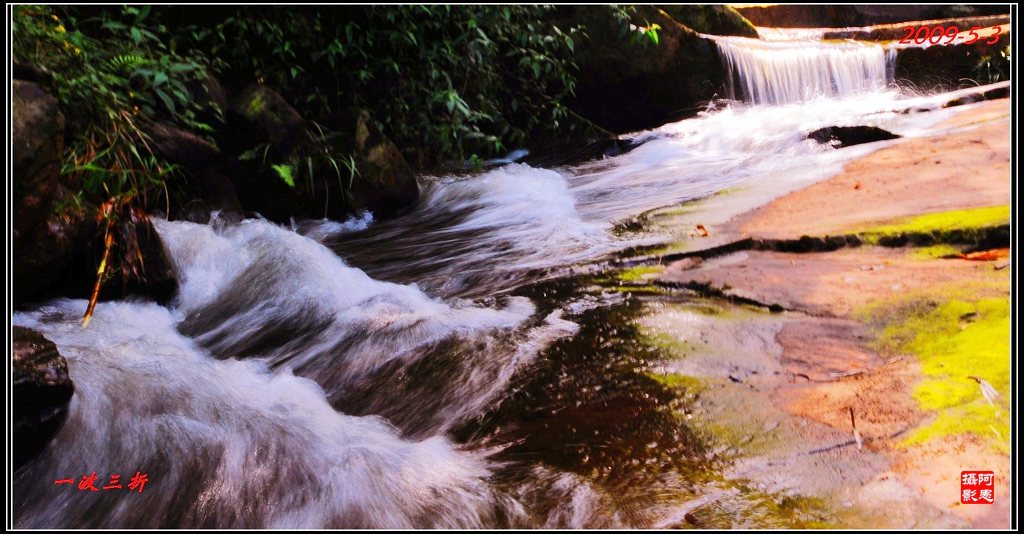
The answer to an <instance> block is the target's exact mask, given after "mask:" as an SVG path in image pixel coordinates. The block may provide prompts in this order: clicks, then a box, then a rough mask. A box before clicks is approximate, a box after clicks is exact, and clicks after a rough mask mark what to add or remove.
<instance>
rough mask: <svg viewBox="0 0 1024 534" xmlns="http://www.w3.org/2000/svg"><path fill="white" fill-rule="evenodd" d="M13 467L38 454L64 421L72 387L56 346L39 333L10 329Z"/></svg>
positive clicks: (65, 366)
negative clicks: (11, 331)
mask: <svg viewBox="0 0 1024 534" xmlns="http://www.w3.org/2000/svg"><path fill="white" fill-rule="evenodd" d="M13 333H14V336H13V341H14V346H13V350H12V352H11V360H12V361H11V363H12V381H13V386H14V391H13V397H14V421H13V423H14V466H15V468H18V467H20V466H21V465H22V464H24V463H25V462H26V461H28V460H30V459H32V458H33V457H35V456H36V455H37V454H39V453H40V452H41V451H42V450H43V449H44V448H46V445H47V444H48V443H49V442H50V440H51V439H52V438H53V436H54V435H55V434H56V433H57V431H58V430H60V427H61V425H63V424H64V420H65V419H67V415H68V405H69V404H70V403H71V397H72V395H73V394H74V392H75V385H74V383H73V382H72V381H71V377H70V376H69V375H68V364H67V361H66V360H65V359H64V357H63V356H61V355H60V353H59V352H58V351H57V346H56V345H54V344H53V342H52V341H50V340H49V339H46V338H45V337H43V335H42V334H40V333H39V332H36V331H35V330H31V329H28V328H23V327H20V326H15V327H14V332H13Z"/></svg>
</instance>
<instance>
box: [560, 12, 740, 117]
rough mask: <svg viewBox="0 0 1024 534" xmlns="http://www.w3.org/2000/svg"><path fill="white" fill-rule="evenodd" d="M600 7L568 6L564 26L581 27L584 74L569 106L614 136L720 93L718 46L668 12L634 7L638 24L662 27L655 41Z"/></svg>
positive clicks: (693, 108) (722, 76)
mask: <svg viewBox="0 0 1024 534" xmlns="http://www.w3.org/2000/svg"><path fill="white" fill-rule="evenodd" d="M604 9H611V8H608V7H595V6H563V7H560V8H559V10H558V12H557V16H558V18H559V19H560V20H559V24H560V25H562V24H564V25H567V26H577V25H578V26H582V27H583V31H584V32H585V34H586V37H585V38H583V39H581V40H580V42H579V43H578V44H577V45H576V63H577V65H579V69H580V72H579V77H578V82H577V85H576V96H575V97H574V98H573V99H571V100H570V101H569V102H568V105H569V107H570V108H572V109H573V110H574V111H576V112H577V113H579V114H580V115H581V116H583V117H584V118H586V119H588V120H590V121H592V122H594V123H595V124H597V125H598V126H600V127H602V128H605V129H607V130H610V131H612V132H615V133H623V132H628V131H635V130H640V129H645V128H651V127H655V126H659V125H661V124H665V123H667V122H670V121H673V120H678V119H680V118H683V117H686V116H691V115H693V114H695V113H696V112H698V111H700V110H701V109H703V105H704V104H705V103H706V102H707V101H709V100H710V99H712V98H714V97H715V96H716V95H720V94H723V92H724V85H725V80H726V72H725V69H724V68H723V66H722V62H721V60H720V59H719V56H718V50H717V48H716V47H715V45H714V43H713V42H712V41H710V40H709V39H706V38H704V37H702V36H701V35H699V34H698V33H697V32H695V31H693V30H691V29H690V28H688V27H686V26H684V25H683V24H680V23H679V22H677V21H676V20H674V19H673V18H672V17H671V16H669V15H668V14H667V13H665V12H664V11H663V10H661V9H658V8H655V7H651V6H637V7H636V10H637V12H636V14H635V15H634V16H633V20H634V21H640V24H645V23H649V24H658V25H659V26H660V27H661V29H660V30H658V37H659V42H658V44H654V43H651V42H649V41H647V40H646V39H636V38H635V37H634V36H633V35H632V34H631V33H630V32H629V30H628V28H625V27H624V26H623V23H622V22H621V21H619V20H617V19H616V18H615V17H614V16H612V15H610V14H609V13H608V12H605V11H603V10H604Z"/></svg>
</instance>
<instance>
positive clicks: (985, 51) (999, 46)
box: [895, 31, 1010, 91]
mask: <svg viewBox="0 0 1024 534" xmlns="http://www.w3.org/2000/svg"><path fill="white" fill-rule="evenodd" d="M990 39H991V38H989V39H980V40H978V42H976V43H973V44H970V45H967V44H954V45H948V46H947V45H936V46H929V47H927V48H919V47H914V48H903V49H900V50H899V52H898V53H897V55H896V68H895V80H896V83H897V84H898V85H901V86H911V87H914V88H916V89H917V90H921V91H932V90H949V89H956V88H959V87H969V86H975V85H978V84H988V83H992V82H997V81H1002V80H1009V79H1010V58H1009V56H1008V48H1009V46H1010V32H1008V31H1007V32H1002V33H1001V34H1000V35H999V39H998V41H997V42H995V43H993V44H988V41H989V40H990Z"/></svg>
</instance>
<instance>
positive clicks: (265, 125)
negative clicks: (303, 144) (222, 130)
mask: <svg viewBox="0 0 1024 534" xmlns="http://www.w3.org/2000/svg"><path fill="white" fill-rule="evenodd" d="M228 119H229V121H230V122H231V123H232V125H233V127H232V129H231V131H232V134H233V135H234V136H235V137H236V139H235V141H236V143H237V144H238V145H239V146H240V147H242V148H243V149H245V148H251V147H254V146H256V145H259V144H261V143H267V142H269V143H270V144H271V145H272V146H273V147H274V148H275V149H276V150H277V151H278V152H279V153H280V154H287V153H289V152H290V151H291V147H292V145H293V144H294V143H295V141H296V140H298V138H299V136H300V135H301V134H302V130H303V129H304V128H305V126H306V121H305V120H303V118H302V116H301V115H299V112H298V111H295V108H293V107H292V106H291V105H290V104H289V103H288V102H287V101H285V99H284V98H283V97H282V96H281V95H279V94H278V93H277V92H276V91H274V90H273V89H271V88H269V87H267V86H265V85H253V86H250V87H249V88H248V89H246V90H244V91H242V93H241V94H239V95H238V96H237V97H235V98H234V99H232V101H231V103H230V104H229V107H228Z"/></svg>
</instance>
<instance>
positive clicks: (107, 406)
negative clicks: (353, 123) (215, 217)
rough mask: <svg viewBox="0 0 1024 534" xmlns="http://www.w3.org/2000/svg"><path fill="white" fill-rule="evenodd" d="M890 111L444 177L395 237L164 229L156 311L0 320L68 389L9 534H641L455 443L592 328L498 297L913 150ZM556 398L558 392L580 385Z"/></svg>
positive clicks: (680, 137) (910, 125)
mask: <svg viewBox="0 0 1024 534" xmlns="http://www.w3.org/2000/svg"><path fill="white" fill-rule="evenodd" d="M895 105H896V104H895V97H894V96H893V95H892V94H889V93H873V94H870V95H865V96H863V97H858V98H848V99H842V100H829V101H824V100H822V101H815V102H807V103H799V104H793V105H791V106H777V107H776V106H771V107H748V106H743V105H735V106H733V107H731V108H728V109H725V110H719V111H716V112H714V113H709V114H707V115H705V116H701V117H698V118H695V119H691V120H687V121H682V122H680V123H677V124H673V125H667V126H665V127H663V128H661V129H659V130H657V131H655V132H648V133H644V134H640V136H638V138H639V139H643V140H646V141H647V142H646V143H645V144H643V145H642V146H640V147H639V148H637V149H635V150H633V151H632V152H629V153H627V154H624V155H622V156H619V157H616V158H614V159H610V160H604V161H596V162H589V163H586V164H583V165H580V166H577V167H573V168H569V169H558V170H548V169H536V168H532V167H529V166H526V165H519V164H515V165H509V166H506V167H502V168H499V169H495V170H491V171H489V172H487V173H484V174H482V175H479V176H473V177H461V178H443V179H438V180H436V181H434V182H432V183H431V184H430V185H429V187H427V188H426V190H425V192H424V199H423V201H422V203H421V205H420V206H419V207H418V209H417V211H415V212H413V213H411V214H409V215H408V216H406V217H404V218H402V219H398V220H392V221H377V222H374V221H372V218H371V217H370V216H368V215H362V216H360V217H357V218H356V219H354V220H352V221H349V222H347V223H344V224H340V223H330V222H317V223H312V224H310V223H299V224H296V225H295V228H296V230H292V229H289V228H286V227H281V226H277V225H274V224H271V223H269V222H267V221H263V220H249V221H246V222H243V223H240V224H222V223H221V222H218V221H215V222H214V223H213V224H211V225H198V224H193V223H186V222H163V221H157V223H156V226H157V229H158V231H159V233H160V235H161V237H162V239H163V241H164V243H165V246H166V248H167V250H168V252H169V255H170V258H171V260H172V263H173V265H174V267H175V271H176V274H177V277H178V281H179V294H178V295H177V298H176V299H175V301H174V303H173V304H172V305H171V306H169V307H163V306H160V305H157V304H155V303H146V302H137V301H126V302H104V303H100V304H99V305H98V306H97V308H96V314H95V316H94V318H93V321H92V324H91V325H90V326H89V328H87V329H84V330H83V329H82V328H81V327H80V323H79V320H80V317H81V313H82V311H83V310H84V309H85V307H86V303H85V302H84V301H71V300H58V301H54V302H50V303H46V304H44V305H41V306H39V307H38V308H36V309H34V310H31V311H26V312H19V313H17V314H15V316H14V317H13V322H14V323H15V324H18V325H21V326H27V327H31V328H35V329H38V330H39V331H41V332H42V333H43V334H45V335H46V336H48V337H49V338H51V339H52V340H53V341H54V342H55V343H56V344H57V346H58V347H59V349H60V351H61V353H62V354H63V355H64V356H65V357H66V358H67V359H68V365H69V369H70V373H71V376H72V378H73V379H74V380H75V382H76V393H75V396H74V398H73V400H72V404H71V408H70V411H69V419H68V421H67V423H66V424H65V426H64V427H63V428H62V430H61V431H60V432H59V433H58V435H57V436H56V438H55V440H54V442H53V444H52V446H50V447H49V448H48V449H47V450H46V451H44V452H43V453H42V455H41V456H40V457H38V458H37V459H35V460H33V461H32V462H30V463H29V464H27V465H26V466H25V467H23V468H22V469H19V470H18V472H17V473H16V475H15V478H14V486H15V496H16V497H15V498H16V501H15V510H16V512H15V513H16V519H15V521H16V525H17V526H19V527H41V528H42V527H178V526H180V527H202V526H211V527H227V526H247V527H275V526H280V527H334V526H337V527H360V526H364V527H486V526H495V525H498V526H506V525H521V524H525V525H543V526H551V527H565V526H571V527H593V526H609V527H614V526H620V525H627V526H633V525H634V524H635V523H630V521H631V519H630V518H629V517H626V516H624V515H622V514H619V513H618V511H617V510H615V509H614V506H615V505H614V502H615V498H613V497H614V496H613V495H612V496H609V495H607V494H606V492H605V491H604V490H605V489H607V488H601V487H600V484H594V486H593V487H591V486H590V484H589V482H588V480H587V479H586V477H585V476H582V475H576V474H569V473H566V472H563V471H562V470H561V469H557V468H554V467H551V468H550V469H547V468H545V469H543V470H540V469H538V466H539V465H541V464H540V463H535V464H530V463H529V461H523V464H525V466H526V467H525V468H524V466H523V465H518V466H516V468H517V469H519V471H517V472H516V474H515V475H514V476H512V477H510V478H513V479H515V480H514V482H512V483H509V485H511V486H512V489H511V490H509V485H506V486H502V485H501V484H502V482H501V481H496V480H495V479H496V478H498V475H496V473H498V472H499V471H500V470H501V469H502V467H501V466H500V462H498V461H496V460H494V456H493V455H491V454H489V453H490V452H492V451H493V450H495V449H497V448H500V447H506V446H509V443H508V442H502V441H498V442H496V443H494V442H488V441H486V440H483V439H480V440H478V437H477V436H475V435H469V436H467V435H466V434H459V433H458V432H457V431H458V430H459V428H458V425H459V424H460V423H463V424H464V423H465V421H467V420H476V419H479V418H482V417H484V416H485V415H486V413H487V412H488V410H494V409H495V408H496V407H498V406H500V405H501V403H502V402H505V401H506V400H507V399H508V398H510V397H513V396H514V395H515V392H516V391H521V388H522V387H523V384H522V382H523V381H524V377H523V375H524V374H525V375H529V373H530V371H532V370H533V366H534V364H536V363H537V362H538V361H542V360H544V359H545V358H541V357H538V356H539V355H541V354H543V352H542V351H544V349H545V348H546V347H550V346H551V345H552V344H553V343H555V342H557V341H558V340H560V339H565V338H566V337H568V336H571V335H573V334H574V333H576V332H577V331H578V330H579V329H581V328H584V327H585V326H586V323H583V322H582V321H580V323H581V324H579V325H578V324H575V323H574V322H571V321H577V317H579V316H581V315H580V314H583V313H586V310H588V309H589V307H588V306H589V305H588V304H587V303H580V302H577V303H571V302H564V301H553V298H548V297H546V294H547V293H546V291H547V290H544V292H542V293H540V294H529V293H528V295H529V298H527V297H526V296H522V295H521V294H520V295H519V296H501V297H495V296H494V295H498V294H502V293H506V294H507V293H508V292H509V291H510V290H512V289H516V288H518V287H522V285H523V284H524V283H525V282H524V280H529V278H526V277H520V276H519V275H518V274H517V273H519V272H521V271H541V272H543V271H544V270H549V269H553V268H555V267H558V266H565V265H566V264H569V263H572V262H580V263H582V262H587V261H591V260H594V259H596V258H600V257H601V256H602V255H605V254H607V253H608V252H609V251H614V250H616V248H617V247H625V246H629V245H631V244H632V243H634V241H632V240H631V238H630V239H623V238H620V237H619V236H616V235H614V234H613V233H612V232H609V231H608V230H609V229H610V228H611V227H612V224H613V223H615V222H617V221H619V220H622V219H623V218H625V217H630V216H633V215H636V214H638V213H641V212H643V211H645V210H648V209H652V208H655V207H660V206H665V205H669V204H673V203H677V202H680V201H683V200H686V199H692V198H697V197H703V196H707V195H710V194H713V193H715V192H716V191H720V190H721V189H723V188H726V187H731V186H735V185H744V186H748V185H750V184H751V183H757V182H763V183H770V184H771V187H772V188H773V190H775V191H776V192H778V191H780V190H783V189H784V188H785V187H787V186H788V185H787V184H789V183H791V182H793V181H794V180H802V181H803V182H802V183H806V182H807V181H809V180H813V179H817V178H822V177H824V176H827V175H828V174H830V173H831V172H834V171H835V170H837V169H838V168H839V166H840V165H841V164H842V163H843V162H844V161H847V160H848V159H849V158H851V157H853V155H855V154H859V153H863V152H861V151H867V150H870V147H867V148H864V147H856V148H851V149H844V150H841V151H840V150H833V149H832V148H831V147H828V146H822V145H819V144H818V143H816V142H813V141H808V140H806V138H805V137H806V133H807V132H808V131H809V130H812V129H816V128H820V127H823V126H831V125H835V124H837V122H838V123H846V124H851V123H853V122H850V121H856V123H857V124H864V123H869V124H873V125H878V126H882V127H885V128H888V129H891V130H892V131H895V132H897V133H901V134H908V135H915V134H919V133H922V132H926V131H927V129H922V128H920V125H921V124H923V123H925V122H927V121H931V122H934V121H938V120H941V118H942V114H943V113H946V112H947V111H946V110H938V111H936V112H934V113H927V114H919V115H917V114H910V115H905V114H900V113H897V112H895V111H893V109H894V107H895ZM902 105H905V106H920V105H929V106H932V107H935V108H938V105H936V104H935V102H930V101H927V99H916V100H910V101H908V100H904V101H902ZM836 117H842V119H841V120H839V121H837V119H836ZM303 234H305V235H303ZM324 244H327V245H328V246H324ZM332 248H333V250H331V249H332ZM374 262H379V263H378V264H376V265H375V264H374ZM367 265H373V267H374V268H373V269H371V268H369V267H367ZM434 280H438V282H436V283H434V282H433V281H434ZM396 282H400V283H396ZM480 296H486V297H487V298H483V299H479V300H467V299H468V298H475V297H480ZM546 298H547V301H545V299H546ZM620 298H621V297H620ZM567 319H569V320H567ZM570 320H571V321H570ZM609 335H610V336H611V337H618V336H619V335H620V334H611V333H610V334H609ZM603 341H604V339H602V342H603ZM572 356H573V357H576V356H579V357H581V358H588V357H590V356H591V354H572ZM420 364H422V365H420ZM417 366H419V367H417ZM596 372H598V373H605V372H607V368H599V369H597V370H596ZM557 380H558V381H559V382H558V384H556V385H552V386H551V389H553V390H554V391H555V393H557V394H558V395H562V394H563V391H562V390H561V389H559V388H566V390H571V389H576V386H577V384H576V383H574V382H573V377H572V376H559V377H558V379H557ZM591 387H596V388H602V387H605V384H604V383H600V382H599V383H596V384H592V385H591ZM528 393H529V394H530V395H536V394H537V391H530V392H528ZM542 408H550V407H542ZM629 413H630V414H632V415H631V417H632V416H639V414H636V413H634V412H629ZM531 417H535V418H536V419H541V420H545V421H546V420H555V419H557V418H558V417H561V414H556V413H554V412H553V411H552V410H543V411H542V410H538V411H537V412H536V413H532V412H531ZM456 436H457V437H456ZM485 437H487V438H489V437H490V436H485ZM618 437H619V436H615V439H618ZM457 443H462V445H459V444H457ZM557 445H558V446H559V447H560V446H561V445H562V443H558V444H557ZM587 469H588V470H589V467H588V468H587ZM128 470H131V472H134V470H143V471H148V473H149V475H150V477H151V484H150V485H149V486H147V487H146V491H145V493H144V494H141V495H138V494H130V495H129V494H127V493H120V494H119V493H105V494H104V493H100V494H98V495H92V494H89V492H79V491H76V490H74V489H72V488H66V487H54V486H53V484H52V481H53V480H54V479H56V478H64V477H80V476H81V475H82V474H83V473H90V472H92V471H97V472H100V473H112V472H121V474H122V475H124V473H125V472H128ZM101 476H102V475H101ZM504 482H505V483H507V480H506V481H504ZM65 489H67V490H68V491H63V492H62V490H65ZM617 490H618V487H615V488H614V489H613V490H612V491H609V492H607V493H609V494H610V493H613V492H614V491H617ZM530 502H542V503H545V504H544V505H543V506H540V507H539V508H534V507H531V506H530V505H529V503H530ZM551 503H556V504H551ZM538 509H539V510H540V511H538ZM641 526H643V524H641Z"/></svg>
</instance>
